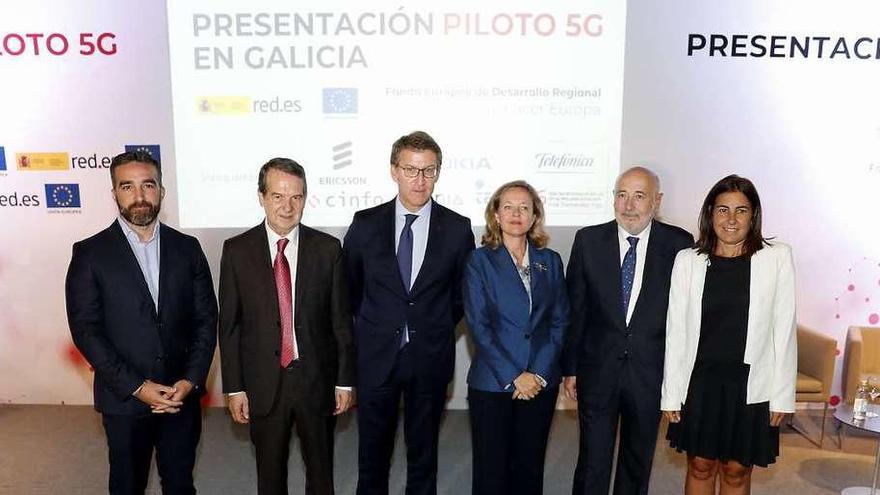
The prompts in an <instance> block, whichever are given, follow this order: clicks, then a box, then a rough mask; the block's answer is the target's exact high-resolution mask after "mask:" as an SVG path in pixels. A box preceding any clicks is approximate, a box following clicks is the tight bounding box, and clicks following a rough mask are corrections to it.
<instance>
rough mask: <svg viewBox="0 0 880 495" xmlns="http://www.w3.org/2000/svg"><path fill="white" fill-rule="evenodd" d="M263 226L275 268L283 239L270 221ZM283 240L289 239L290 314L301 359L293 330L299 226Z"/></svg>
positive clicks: (286, 255) (287, 252)
mask: <svg viewBox="0 0 880 495" xmlns="http://www.w3.org/2000/svg"><path fill="white" fill-rule="evenodd" d="M263 225H265V227H266V237H267V238H268V239H269V260H270V261H271V263H272V266H273V268H274V266H275V256H277V255H278V241H280V240H281V239H282V236H280V235H278V233H276V232H275V231H274V230H272V227H270V226H269V222H268V221H264V222H263ZM283 238H285V239H287V247H285V248H284V257H285V258H287V264H289V265H290V306H291V307H290V314H291V318H292V321H291V322H290V331H291V332H293V348H294V349H296V353H297V357H299V353H300V349H299V345H297V343H296V332H294V330H293V327H294V324H293V322H295V321H296V315H295V314H294V309H295V308H296V302H295V301H296V258H297V255H298V254H299V225H297V226H296V227H294V228H293V230H291V231H290V232H288V233H287V235H285V236H283Z"/></svg>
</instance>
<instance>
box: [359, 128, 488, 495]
mask: <svg viewBox="0 0 880 495" xmlns="http://www.w3.org/2000/svg"><path fill="white" fill-rule="evenodd" d="M442 159H443V155H442V152H441V150H440V147H439V146H438V145H437V143H436V142H435V141H434V139H433V138H431V136H429V135H428V134H427V133H425V132H420V131H417V132H413V133H411V134H408V135H406V136H402V137H401V138H400V139H398V140H397V141H396V142H395V143H394V145H393V146H392V150H391V178H392V179H393V180H394V182H396V183H397V191H398V194H397V197H396V198H395V199H394V200H392V201H389V202H388V203H385V204H381V205H379V206H376V207H373V208H369V209H366V210H362V211H359V212H357V213H355V215H354V219H353V220H352V224H351V227H349V230H348V232H347V233H346V235H345V242H344V246H343V251H344V256H345V261H346V264H347V267H348V273H349V287H350V290H351V298H350V299H351V306H352V315H353V316H354V334H355V344H356V348H357V391H358V432H359V437H360V440H359V446H358V468H359V476H358V485H357V493H358V494H359V495H366V494H371V495H372V494H383V495H384V494H387V493H388V472H389V469H390V467H391V454H392V451H393V448H394V434H395V432H396V431H397V421H398V413H399V404H400V397H401V396H403V401H404V430H405V437H406V445H407V482H406V493H407V494H425V495H429V494H435V493H437V442H438V436H439V429H440V418H441V415H442V412H443V408H444V405H445V402H446V387H447V384H448V383H449V381H450V380H452V374H453V368H454V364H455V326H456V324H457V323H458V322H459V320H461V317H462V314H463V312H464V310H463V302H462V293H461V287H462V275H463V273H464V267H465V262H466V260H467V257H468V255H469V254H470V252H471V251H472V250H473V249H474V236H473V231H472V230H471V223H470V220H469V219H467V218H466V217H463V216H461V215H459V214H457V213H455V212H453V211H452V210H449V209H447V208H445V207H443V206H441V205H439V204H438V203H437V202H435V201H433V200H432V199H431V194H432V193H433V191H434V184H436V182H437V179H438V177H439V175H440V166H441V164H442Z"/></svg>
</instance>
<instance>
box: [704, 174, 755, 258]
mask: <svg viewBox="0 0 880 495" xmlns="http://www.w3.org/2000/svg"><path fill="white" fill-rule="evenodd" d="M729 192H740V193H742V194H743V195H744V196H745V197H746V199H748V200H749V204H750V205H751V207H752V223H751V226H750V227H749V232H748V234H746V239H745V242H744V243H743V252H742V254H743V255H746V256H751V255H753V254H755V253H756V252H758V251H759V250H760V249H761V248H763V247H764V245H765V244H769V243H768V242H767V239H765V238H764V236H763V234H761V198H760V197H758V190H757V189H756V188H755V185H754V184H752V181H750V180H749V179H746V178H745V177H740V176H738V175H728V176H727V177H725V178H723V179H721V180H719V181H718V182H717V183H716V184H715V185H714V186H712V189H710V190H709V194H708V195H707V196H706V200H705V201H703V207H702V208H701V209H700V224H699V230H700V238H699V239H697V243H696V245H695V247H696V248H697V252H698V253H701V254H714V253H715V247H716V245H717V244H718V236H717V235H716V234H715V227H714V225H713V222H712V216H713V213H714V210H715V200H716V199H718V196H720V195H722V194H724V193H729Z"/></svg>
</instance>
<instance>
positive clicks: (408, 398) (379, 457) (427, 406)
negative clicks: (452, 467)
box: [357, 347, 446, 495]
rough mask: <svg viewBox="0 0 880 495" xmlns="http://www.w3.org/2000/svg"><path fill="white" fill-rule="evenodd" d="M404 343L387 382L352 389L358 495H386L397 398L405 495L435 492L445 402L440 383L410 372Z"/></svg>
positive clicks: (408, 353) (395, 424) (428, 494)
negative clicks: (355, 394) (355, 404)
mask: <svg viewBox="0 0 880 495" xmlns="http://www.w3.org/2000/svg"><path fill="white" fill-rule="evenodd" d="M410 359H411V354H410V352H408V347H404V348H403V349H402V350H401V351H400V353H398V356H397V363H395V365H394V369H393V370H392V371H391V373H390V374H389V378H388V380H386V382H385V383H384V384H383V385H381V386H378V387H363V386H362V387H361V388H359V389H358V413H357V417H358V436H359V440H358V483H357V493H358V495H387V494H388V472H389V470H390V469H391V454H392V453H393V450H394V435H395V433H396V432H397V421H398V416H399V413H400V398H401V396H403V403H404V406H403V408H404V416H403V431H404V438H405V440H406V461H407V468H406V494H407V495H434V494H436V493H437V444H438V437H439V434H440V418H441V417H442V415H443V406H444V404H445V403H446V384H445V383H436V381H434V380H425V379H422V378H420V377H419V376H417V375H416V374H415V373H413V371H412V370H413V366H412V363H411V362H410Z"/></svg>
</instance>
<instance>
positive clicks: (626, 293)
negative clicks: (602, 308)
mask: <svg viewBox="0 0 880 495" xmlns="http://www.w3.org/2000/svg"><path fill="white" fill-rule="evenodd" d="M626 240H627V241H629V249H627V250H626V255H624V257H623V264H622V265H620V308H621V310H622V311H623V319H624V321H626V314H627V312H628V311H629V297H630V295H631V294H632V288H633V280H634V279H635V278H636V244H638V243H639V238H638V237H633V236H629V237H627V238H626Z"/></svg>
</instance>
